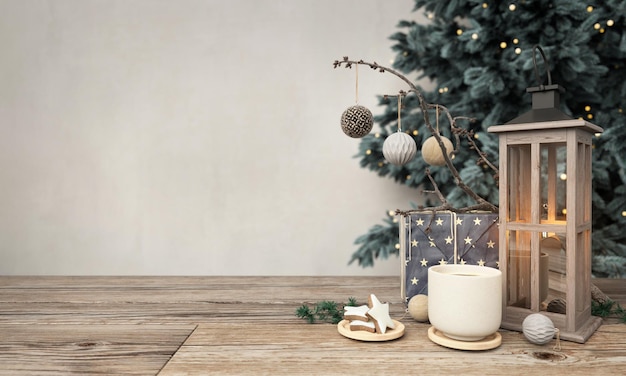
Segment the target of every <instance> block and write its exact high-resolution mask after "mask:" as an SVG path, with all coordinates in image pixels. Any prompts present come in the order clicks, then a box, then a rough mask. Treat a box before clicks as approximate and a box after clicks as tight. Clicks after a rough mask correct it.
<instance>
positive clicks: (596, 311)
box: [591, 299, 626, 324]
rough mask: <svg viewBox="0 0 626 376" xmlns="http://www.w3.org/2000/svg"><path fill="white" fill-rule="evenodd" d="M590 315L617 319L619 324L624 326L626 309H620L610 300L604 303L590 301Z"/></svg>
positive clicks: (620, 307) (617, 304)
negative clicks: (621, 323)
mask: <svg viewBox="0 0 626 376" xmlns="http://www.w3.org/2000/svg"><path fill="white" fill-rule="evenodd" d="M591 314H592V315H594V316H599V317H602V318H605V317H617V318H619V320H620V321H621V322H623V323H625V324H626V309H624V308H622V306H620V305H619V303H617V302H615V301H613V300H611V299H608V300H606V301H604V302H596V301H592V302H591Z"/></svg>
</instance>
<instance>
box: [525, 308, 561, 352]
mask: <svg viewBox="0 0 626 376" xmlns="http://www.w3.org/2000/svg"><path fill="white" fill-rule="evenodd" d="M557 330H558V329H556V328H555V327H554V323H553V322H552V320H550V318H549V317H547V316H544V315H542V314H540V313H532V314H530V315H528V316H526V318H525V319H524V321H523V322H522V332H523V333H524V337H526V339H527V340H528V341H529V342H531V343H534V344H536V345H545V344H546V343H548V342H550V341H551V340H552V337H554V335H555V334H556V333H557Z"/></svg>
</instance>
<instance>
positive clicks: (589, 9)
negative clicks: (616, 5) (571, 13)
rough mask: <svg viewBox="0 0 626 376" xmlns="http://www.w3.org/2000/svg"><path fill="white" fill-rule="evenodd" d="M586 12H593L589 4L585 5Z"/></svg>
mask: <svg viewBox="0 0 626 376" xmlns="http://www.w3.org/2000/svg"><path fill="white" fill-rule="evenodd" d="M587 12H589V13H591V12H593V7H592V6H591V5H589V6H588V7H587Z"/></svg>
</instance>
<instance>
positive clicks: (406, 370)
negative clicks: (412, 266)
mask: <svg viewBox="0 0 626 376" xmlns="http://www.w3.org/2000/svg"><path fill="white" fill-rule="evenodd" d="M403 322H404V324H405V325H406V334H405V335H404V337H402V338H400V339H398V340H395V341H390V342H379V343H375V342H371V343H370V342H359V341H354V340H351V339H347V338H344V337H342V336H341V335H340V334H338V332H337V329H336V326H334V325H330V324H319V325H308V324H301V325H293V324H269V323H261V324H258V323H224V324H203V325H200V326H199V327H198V328H197V329H196V331H194V333H193V334H192V335H191V336H190V338H189V339H188V340H187V341H186V342H185V344H184V345H183V346H182V347H181V349H180V350H179V351H178V352H177V353H176V354H175V355H174V357H173V358H172V359H171V360H170V361H169V362H168V364H167V365H166V366H165V367H164V368H163V370H162V371H161V373H160V374H159V375H161V376H171V375H202V374H208V373H211V374H237V375H242V374H255V375H263V374H289V375H293V374H359V373H363V374H376V373H384V374H422V373H423V374H435V373H436V374H458V375H461V374H462V375H503V374H521V373H522V372H523V373H527V372H529V371H530V372H539V373H538V374H544V373H553V374H559V373H561V372H562V373H567V374H571V375H591V374H598V372H602V374H620V373H621V372H623V370H624V365H625V364H626V363H625V362H626V354H625V352H624V349H625V348H626V338H625V336H624V334H626V326H624V325H607V326H603V327H602V328H601V330H600V331H599V332H598V333H597V334H596V335H594V336H593V337H592V338H591V340H590V341H589V342H588V343H587V344H585V345H581V344H576V343H571V342H561V346H562V350H561V351H554V350H553V349H552V346H553V345H554V342H553V343H551V344H548V345H543V346H539V345H533V344H531V343H529V342H528V341H526V340H525V338H524V337H523V335H522V334H521V333H517V332H510V331H501V333H502V336H503V344H502V346H500V347H499V348H496V349H493V350H489V351H477V352H467V351H457V350H452V349H448V348H445V347H441V346H439V345H436V344H434V343H433V342H431V341H430V340H429V339H428V337H427V330H428V327H429V326H428V325H426V324H419V323H415V322H412V321H411V320H405V321H403ZM616 333H618V334H619V335H615V334H616ZM607 337H609V338H611V339H613V338H616V337H619V339H616V340H613V343H611V344H610V345H607V344H606V340H607Z"/></svg>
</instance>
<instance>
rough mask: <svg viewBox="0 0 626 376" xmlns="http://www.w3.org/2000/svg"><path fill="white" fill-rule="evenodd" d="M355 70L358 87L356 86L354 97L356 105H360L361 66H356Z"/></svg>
mask: <svg viewBox="0 0 626 376" xmlns="http://www.w3.org/2000/svg"><path fill="white" fill-rule="evenodd" d="M354 68H355V70H354V71H355V72H356V85H355V86H356V88H355V94H354V97H355V102H356V104H359V64H356V65H355V66H354Z"/></svg>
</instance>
